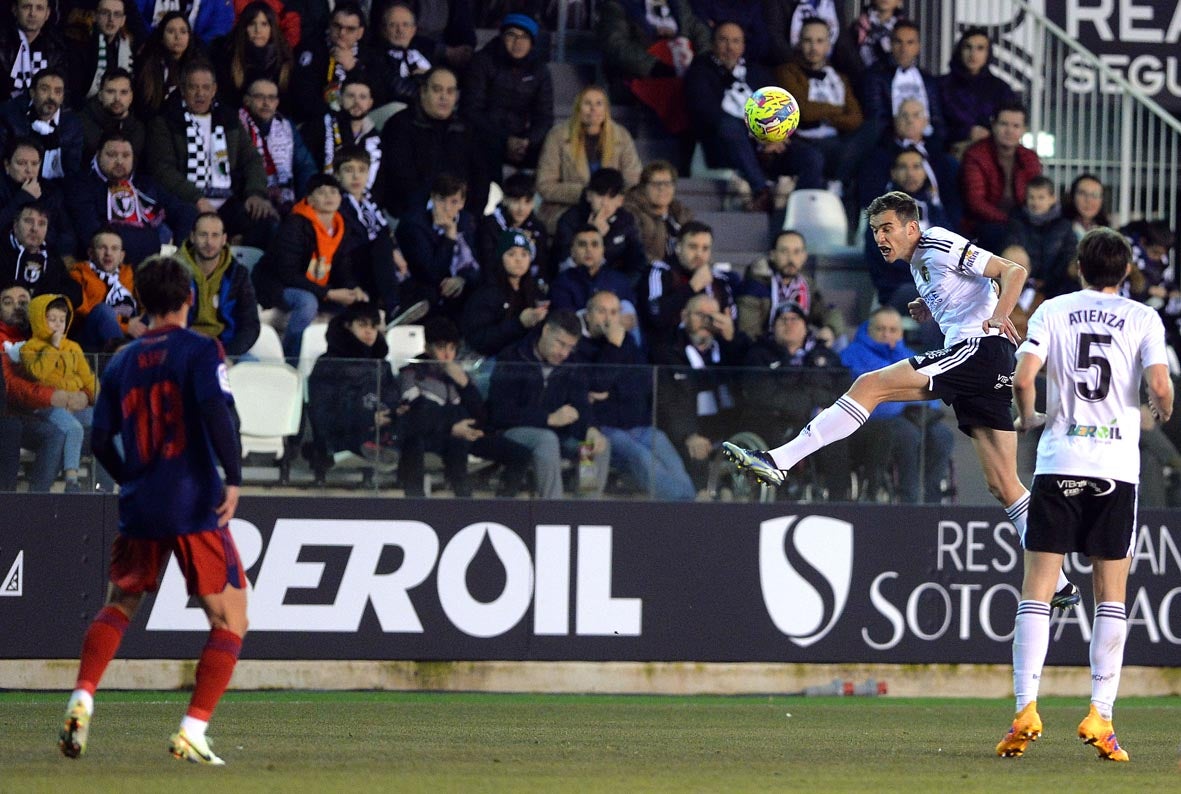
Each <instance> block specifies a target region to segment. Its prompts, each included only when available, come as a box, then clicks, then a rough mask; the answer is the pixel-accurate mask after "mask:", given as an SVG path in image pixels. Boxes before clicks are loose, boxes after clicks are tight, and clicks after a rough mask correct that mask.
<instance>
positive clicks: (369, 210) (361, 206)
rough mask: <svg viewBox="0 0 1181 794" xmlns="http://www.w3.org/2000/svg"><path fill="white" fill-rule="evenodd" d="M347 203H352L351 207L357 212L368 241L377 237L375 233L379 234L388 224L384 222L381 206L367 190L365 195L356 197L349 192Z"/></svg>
mask: <svg viewBox="0 0 1181 794" xmlns="http://www.w3.org/2000/svg"><path fill="white" fill-rule="evenodd" d="M347 195H348V200H349V203H351V204H352V205H353V209H354V210H356V212H357V217H358V218H360V219H361V224H362V225H363V226H364V227H365V234H366V235H368V237H369V242H373V241H374V240H376V239H377V235H379V234H381V233H382V231H383V230H384V229H386V227H388V226H389V224H388V223H387V222H386V219H385V214H384V213H383V212H382V211H381V208H380V207H378V206H377V204H376V203H375V202H374V201H373V197H372V196H371V195H370V194H369V191H368V190H366V191H365V195H364V196H362V197H361V198H360V199H358V198H357V197H356V196H354V195H353V194H351V193H349V194H347Z"/></svg>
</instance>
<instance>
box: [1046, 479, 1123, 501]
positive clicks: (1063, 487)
mask: <svg viewBox="0 0 1181 794" xmlns="http://www.w3.org/2000/svg"><path fill="white" fill-rule="evenodd" d="M1054 483H1055V485H1057V486H1058V490H1060V491H1062V495H1063V496H1078V495H1079V494H1081V493H1082V492H1083V491H1089V492H1090V493H1091V495H1092V496H1106V495H1107V494H1109V493H1111V492H1112V491H1114V490H1115V480H1108V479H1102V480H1075V479H1071V478H1069V477H1068V478H1064V479H1060V480H1055V481H1054Z"/></svg>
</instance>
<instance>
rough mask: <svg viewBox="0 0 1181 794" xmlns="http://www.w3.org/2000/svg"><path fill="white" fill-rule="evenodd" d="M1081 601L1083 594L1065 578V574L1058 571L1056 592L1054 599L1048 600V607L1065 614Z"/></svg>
mask: <svg viewBox="0 0 1181 794" xmlns="http://www.w3.org/2000/svg"><path fill="white" fill-rule="evenodd" d="M1082 600H1083V594H1082V593H1081V592H1079V589H1078V588H1077V587H1075V586H1074V584H1073V583H1072V582H1071V581H1070V580H1069V579H1067V578H1066V572H1065V571H1060V572H1059V573H1058V590H1057V592H1055V593H1054V597H1053V598H1051V599H1050V607H1051V608H1052V609H1060V610H1062V611H1063V612H1065V611H1066V610H1068V609H1070V608H1071V607H1073V606H1074V605H1075V604H1078V603H1079V602H1081V601H1082Z"/></svg>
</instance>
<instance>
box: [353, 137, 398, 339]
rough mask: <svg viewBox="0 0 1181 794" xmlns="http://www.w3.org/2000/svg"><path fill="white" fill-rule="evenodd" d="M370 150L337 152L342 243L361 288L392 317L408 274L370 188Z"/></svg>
mask: <svg viewBox="0 0 1181 794" xmlns="http://www.w3.org/2000/svg"><path fill="white" fill-rule="evenodd" d="M371 162H372V160H371V158H370V156H369V152H368V151H366V150H365V148H364V147H362V146H356V145H352V146H343V147H341V148H340V150H339V151H337V153H336V177H337V178H338V179H339V180H340V188H341V193H343V194H344V200H343V201H341V203H340V214H341V215H342V216H343V217H344V226H345V235H346V238H347V239H346V241H345V245H346V247H347V248H348V250H349V255H350V258H351V260H352V262H353V267H354V270H355V273H356V277H357V281H358V283H360V285H361V288H362V289H363V290H365V291H366V292H367V293H368V294H370V295H372V296H373V299H374V301H375V302H376V303H377V305H378V306H379V307H381V308H382V309H384V310H385V313H386V315H387V316H391V315H392V314H394V313H395V312H396V311H397V309H398V301H399V292H400V289H399V286H400V285H401V283H402V282H403V281H404V280H405V279H406V278H407V277H408V276H409V275H410V271H409V269H408V267H407V265H406V258H405V257H404V256H402V252H401V251H399V250H398V247H397V246H396V245H394V236H393V233H392V232H391V231H390V227H389V224H388V223H387V222H386V219H385V213H384V212H382V211H381V207H379V206H377V202H375V201H374V200H373V193H372V192H371V191H370V190H369V188H368V187H367V185H368V184H369V168H370V163H371Z"/></svg>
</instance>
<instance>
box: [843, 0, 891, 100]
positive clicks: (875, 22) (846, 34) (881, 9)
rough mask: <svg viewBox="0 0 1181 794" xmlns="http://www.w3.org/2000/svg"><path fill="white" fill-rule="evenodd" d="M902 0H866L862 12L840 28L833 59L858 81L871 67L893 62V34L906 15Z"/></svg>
mask: <svg viewBox="0 0 1181 794" xmlns="http://www.w3.org/2000/svg"><path fill="white" fill-rule="evenodd" d="M905 17H906V13H905V12H904V11H903V10H902V0H867V2H865V4H864V8H863V10H862V11H861V14H860V15H859V16H858V17H857V18H856V19H854V20H853V21H852V22H850V23H849V26H848V27H847V28H845V29H844V30H843V31H841V35H840V36H839V37H838V38H837V46H836V50H835V52H834V53H833V62H834V63H835V64H836V67H837V68H838V69H840V70H841V71H842V72H844V73H845V74H847V75H849V77H850V78H851V79H852V80H853V81H854V82H857V81H858V80H859V79H860V78H861V77H862V76H863V75H864V74H865V73H866V72H867V71H868V70H870V69H872V68H874V67H875V66H878V65H879V64H881V65H885V64H888V63H889V62H890V34H892V33H893V32H894V26H895V25H896V24H898V20H900V19H904V18H905Z"/></svg>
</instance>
